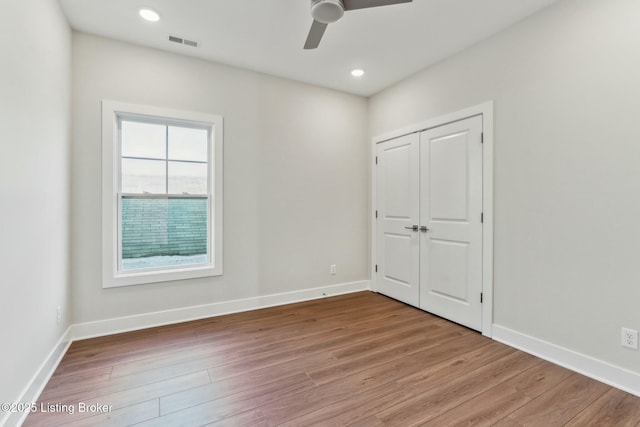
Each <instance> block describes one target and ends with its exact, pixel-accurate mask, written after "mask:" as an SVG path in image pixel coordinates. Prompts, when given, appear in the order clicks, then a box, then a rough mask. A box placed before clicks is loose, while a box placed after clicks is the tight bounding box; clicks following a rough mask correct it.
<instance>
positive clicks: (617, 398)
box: [566, 388, 640, 427]
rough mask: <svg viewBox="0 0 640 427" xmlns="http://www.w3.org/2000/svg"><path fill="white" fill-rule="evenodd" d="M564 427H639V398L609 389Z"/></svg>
mask: <svg viewBox="0 0 640 427" xmlns="http://www.w3.org/2000/svg"><path fill="white" fill-rule="evenodd" d="M566 426H567V427H581V426H601V427H637V426H640V398H637V397H635V396H633V395H631V394H629V393H626V392H624V391H622V390H617V389H613V388H611V389H609V390H607V391H606V392H605V393H604V394H603V395H602V396H600V397H599V398H598V399H597V400H596V401H595V402H593V403H591V404H590V405H589V406H588V407H587V408H586V409H585V410H583V411H581V412H580V413H579V414H578V415H576V416H575V417H574V418H573V419H571V420H570V421H569V422H568V423H567V424H566Z"/></svg>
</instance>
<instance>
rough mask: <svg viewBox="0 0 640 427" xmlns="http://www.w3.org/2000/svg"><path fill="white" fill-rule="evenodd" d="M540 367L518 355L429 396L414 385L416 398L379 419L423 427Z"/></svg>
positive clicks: (494, 362) (536, 361)
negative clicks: (496, 386) (421, 426)
mask: <svg viewBox="0 0 640 427" xmlns="http://www.w3.org/2000/svg"><path fill="white" fill-rule="evenodd" d="M538 363H540V360H539V359H536V358H535V357H533V356H530V355H528V354H526V353H521V352H515V353H512V354H509V355H507V356H504V357H502V358H500V359H498V360H496V361H493V362H490V363H489V364H487V365H485V366H483V367H482V368H479V369H476V370H475V371H473V372H471V373H468V374H466V375H464V376H462V377H459V378H457V379H455V380H453V381H452V382H451V383H448V384H447V383H445V384H442V385H440V386H439V387H436V388H432V389H431V390H429V391H428V392H423V393H421V385H420V384H417V385H414V386H412V387H411V388H410V390H411V391H412V392H414V393H416V396H415V397H414V398H412V399H409V400H405V401H404V402H401V403H400V404H398V405H396V406H394V407H392V408H389V409H387V410H385V411H382V412H381V413H379V414H376V415H377V417H378V418H380V419H381V420H382V421H383V422H384V423H385V424H388V425H393V426H407V425H415V424H423V423H425V422H427V421H429V420H431V419H433V418H435V417H436V416H438V415H440V414H443V413H444V412H446V411H448V410H450V409H452V408H455V407H456V406H458V405H459V404H461V403H462V402H465V401H466V400H469V399H471V398H473V397H475V396H477V395H479V394H480V393H482V392H484V391H486V390H489V389H491V388H492V387H493V386H495V385H496V384H499V383H501V382H503V381H506V380H507V379H509V378H511V377H513V376H515V375H517V374H518V373H519V372H522V371H523V370H526V369H529V368H531V367H532V366H534V365H536V364H538Z"/></svg>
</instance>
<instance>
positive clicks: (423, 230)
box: [420, 225, 429, 233]
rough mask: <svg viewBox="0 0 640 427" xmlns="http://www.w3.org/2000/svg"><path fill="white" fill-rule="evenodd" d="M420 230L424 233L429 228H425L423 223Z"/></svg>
mask: <svg viewBox="0 0 640 427" xmlns="http://www.w3.org/2000/svg"><path fill="white" fill-rule="evenodd" d="M420 231H422V232H423V233H426V232H427V231H429V229H428V228H427V226H426V225H423V226H422V227H420Z"/></svg>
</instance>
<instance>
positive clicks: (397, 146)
mask: <svg viewBox="0 0 640 427" xmlns="http://www.w3.org/2000/svg"><path fill="white" fill-rule="evenodd" d="M376 167H377V170H376V175H377V187H376V188H377V190H376V191H377V197H376V199H377V202H376V203H377V219H376V221H377V223H376V229H377V231H376V233H377V236H376V245H377V255H376V258H377V261H376V263H377V269H378V271H377V275H376V288H377V291H378V292H380V293H382V294H385V295H388V296H390V297H392V298H395V299H397V300H400V301H403V302H405V303H407V304H411V305H413V306H416V307H419V308H421V309H423V310H425V311H428V312H431V313H433V314H436V315H438V316H442V317H444V318H447V319H450V320H452V321H454V322H457V323H460V324H462V325H465V326H468V327H470V328H473V329H476V330H481V329H482V303H481V298H482V295H481V293H482V116H475V117H471V118H468V119H464V120H460V121H457V122H453V123H449V124H446V125H443V126H439V127H436V128H432V129H428V130H425V131H423V132H419V133H413V134H409V135H405V136H402V137H399V138H396V139H392V140H388V141H385V142H382V143H379V144H378V145H377V166H376Z"/></svg>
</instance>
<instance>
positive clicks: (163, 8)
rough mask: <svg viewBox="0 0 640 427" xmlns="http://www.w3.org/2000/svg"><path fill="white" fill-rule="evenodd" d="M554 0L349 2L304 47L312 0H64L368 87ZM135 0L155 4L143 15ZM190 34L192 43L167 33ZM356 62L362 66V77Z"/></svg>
mask: <svg viewBox="0 0 640 427" xmlns="http://www.w3.org/2000/svg"><path fill="white" fill-rule="evenodd" d="M555 1H557V0H414V1H413V2H412V3H406V4H399V5H394V6H385V7H378V8H371V9H362V10H354V11H349V12H347V13H346V14H345V15H344V17H343V18H342V19H341V20H340V21H338V22H336V23H333V24H330V25H329V27H328V28H327V31H326V33H325V35H324V38H323V39H322V42H321V43H320V47H319V48H318V49H315V50H303V49H302V46H303V45H304V42H305V39H306V37H307V33H308V31H309V27H310V26H311V21H312V19H311V16H310V12H309V6H310V0H135V1H132V0H61V3H62V7H63V10H64V12H65V14H66V15H67V17H68V19H69V22H70V24H71V26H72V27H73V28H74V29H76V30H78V31H83V32H86V33H92V34H97V35H101V36H105V37H109V38H113V39H118V40H123V41H127V42H131V43H136V44H140V45H144V46H149V47H154V48H157V49H162V50H166V51H170V52H176V53H180V54H184V55H189V56H195V57H200V58H204V59H208V60H211V61H215V62H220V63H224V64H229V65H234V66H238V67H242V68H246V69H250V70H255V71H259V72H264V73H268V74H272V75H276V76H281V77H286V78H290V79H294V80H299V81H303V82H307V83H311V84H316V85H319V86H324V87H329V88H333V89H338V90H341V91H345V92H350V93H355V94H358V95H364V96H369V95H372V94H375V93H376V92H378V91H380V90H382V89H384V88H386V87H388V86H390V85H392V84H394V83H396V82H398V81H399V80H402V79H403V78H405V77H407V76H409V75H411V74H414V73H415V72H417V71H418V70H420V69H422V68H425V67H427V66H429V65H431V64H434V63H436V62H438V61H440V60H442V59H443V58H445V57H447V56H450V55H452V54H454V53H456V52H459V51H461V50H463V49H464V48H466V47H468V46H471V45H473V44H475V43H477V42H478V41H480V40H482V39H484V38H486V37H488V36H490V35H491V34H494V33H496V32H499V31H500V30H502V29H505V28H507V27H509V26H511V25H513V24H514V23H516V22H518V21H520V20H522V19H524V18H525V17H527V16H528V15H531V14H533V13H535V12H536V11H538V10H540V9H542V8H544V7H547V6H549V5H550V4H552V3H554V2H555ZM140 7H150V8H153V9H155V10H156V11H158V12H159V13H160V15H161V17H162V19H161V20H160V21H159V22H157V23H149V22H146V21H144V20H142V19H141V18H140V17H139V16H138V13H137V12H138V9H139V8H140ZM169 35H175V36H178V37H182V38H185V39H190V40H195V41H198V42H199V43H200V46H199V47H197V48H194V47H190V46H185V45H179V44H176V43H172V42H169V41H168V36H169ZM353 68H362V69H364V70H365V72H366V74H365V75H364V76H363V77H360V78H358V79H356V78H353V77H352V76H351V75H350V73H349V72H350V71H351V70H352V69H353Z"/></svg>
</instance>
